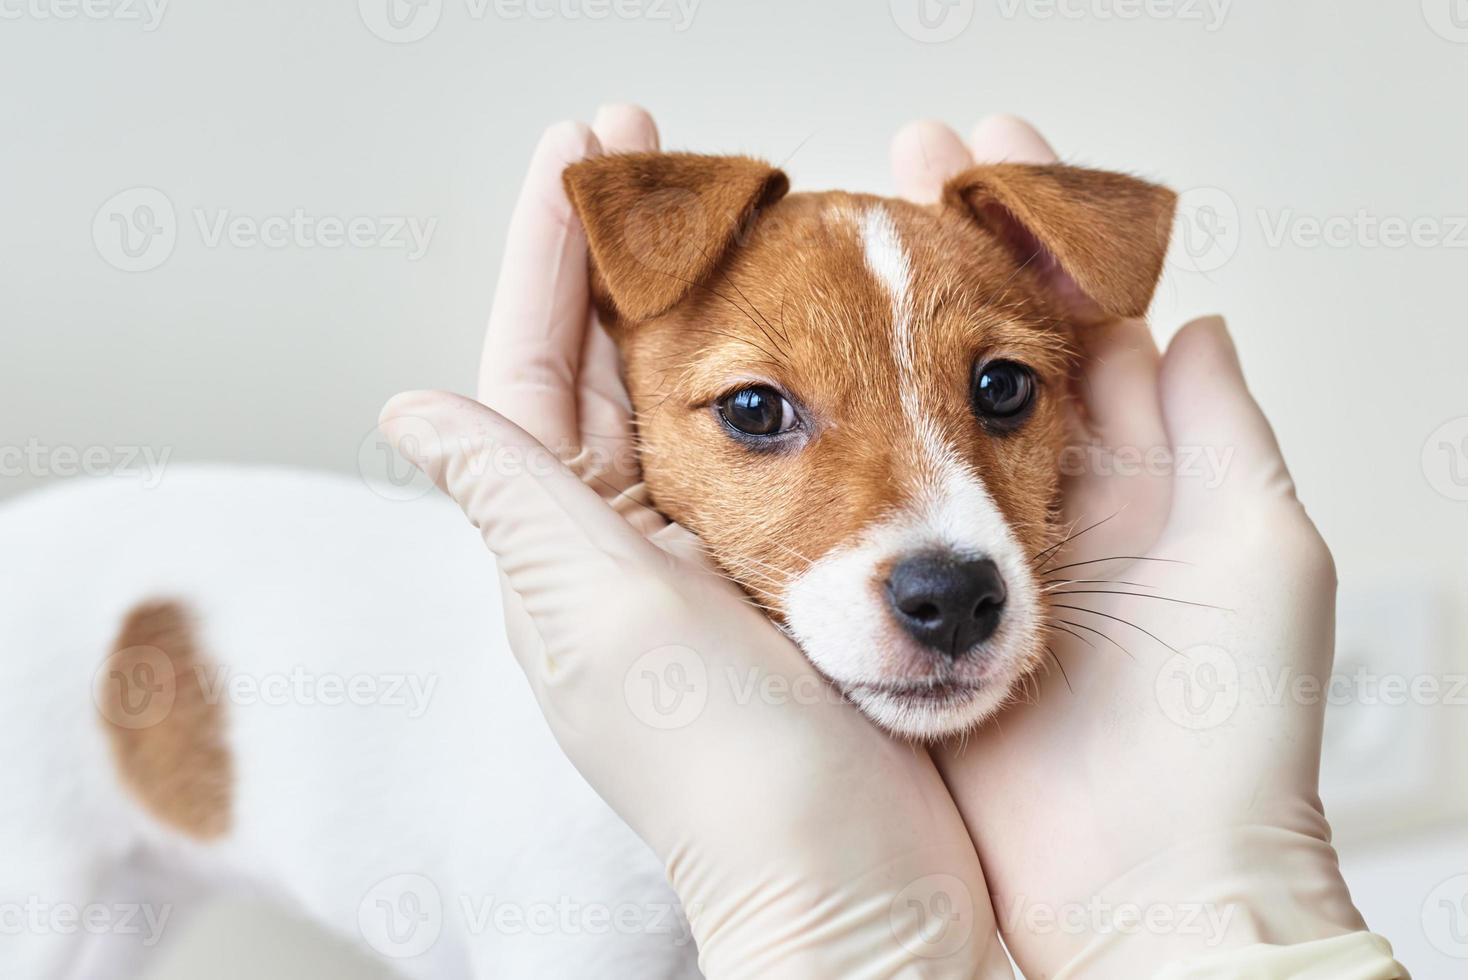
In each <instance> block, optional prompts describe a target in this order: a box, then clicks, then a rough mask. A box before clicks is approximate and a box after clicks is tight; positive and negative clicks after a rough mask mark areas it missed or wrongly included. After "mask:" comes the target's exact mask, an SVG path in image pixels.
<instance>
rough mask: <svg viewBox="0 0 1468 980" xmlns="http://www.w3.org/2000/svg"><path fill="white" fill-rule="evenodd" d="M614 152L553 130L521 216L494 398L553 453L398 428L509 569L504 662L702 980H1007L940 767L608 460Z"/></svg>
mask: <svg viewBox="0 0 1468 980" xmlns="http://www.w3.org/2000/svg"><path fill="white" fill-rule="evenodd" d="M598 129H605V130H606V131H607V132H608V137H609V138H608V140H607V142H608V143H614V144H615V145H618V146H619V148H629V147H628V146H627V144H628V142H629V136H628V134H633V136H632V137H631V138H633V139H635V138H637V137H636V136H635V134H637V133H642V134H644V135H643V137H642V138H643V139H649V138H651V139H655V135H654V134H653V131H652V128H651V123H650V121H647V120H646V117H645V116H644V115H642V114H641V113H638V112H636V111H633V110H626V109H622V110H614V111H612V112H610V113H605V112H604V113H603V114H600V115H599V117H598ZM600 151H601V145H600V141H599V140H598V139H597V138H596V136H595V135H594V134H593V133H591V132H589V131H587V130H586V129H585V128H584V127H574V126H571V127H564V126H563V127H558V128H556V129H553V130H552V131H551V132H550V133H548V134H547V136H546V138H545V140H543V142H542V144H541V147H540V148H539V149H538V150H537V152H536V156H535V160H534V161H533V163H532V167H531V172H530V175H529V177H528V178H527V181H526V187H525V192H524V194H523V195H522V198H521V203H520V206H519V207H518V208H517V211H516V215H515V219H514V221H513V223H512V229H511V239H510V242H509V244H508V247H507V248H508V251H507V255H506V259H505V270H504V272H503V273H502V276H501V281H500V286H499V292H498V295H497V297H496V307H495V315H494V317H493V318H492V320H491V337H490V347H491V349H492V352H493V353H490V354H487V356H486V361H485V370H484V371H483V372H482V374H481V377H482V378H484V379H485V380H484V383H483V388H482V390H483V391H484V392H485V395H486V397H488V398H490V399H491V400H493V401H494V402H495V403H496V404H497V405H499V406H502V407H503V408H504V409H505V410H506V411H507V412H510V411H513V412H515V413H516V414H517V416H518V417H519V419H520V421H521V422H522V424H525V425H527V426H533V427H534V430H535V436H532V435H530V434H527V433H526V432H524V431H522V430H521V429H520V428H519V427H517V426H516V425H514V424H513V423H511V422H510V421H508V420H507V419H505V418H504V417H502V416H501V415H499V414H496V413H495V412H492V411H490V410H488V409H486V408H484V407H483V406H481V405H478V404H476V403H474V402H471V401H469V400H467V399H464V398H459V397H456V396H452V395H446V394H441V393H440V394H435V393H417V394H406V395H400V396H398V397H397V398H395V399H393V400H392V401H391V402H390V403H389V404H388V406H387V407H386V408H385V409H384V411H383V417H382V427H383V430H384V432H385V434H386V435H387V436H388V438H389V439H390V440H392V441H393V442H394V443H395V444H396V445H398V446H399V449H400V451H402V452H404V454H405V455H407V456H408V457H409V458H411V459H413V460H414V462H416V463H418V464H419V465H420V466H422V467H423V468H424V470H425V471H426V472H428V473H429V474H430V475H431V476H432V477H433V478H434V480H435V481H436V482H437V483H438V484H439V485H440V486H441V487H442V488H444V489H445V490H447V491H448V492H449V493H450V494H451V495H452V496H453V497H454V499H455V500H457V501H458V502H459V504H460V505H461V506H462V507H463V509H464V511H465V513H466V514H467V515H468V516H469V518H470V519H471V520H472V521H473V522H474V523H475V525H476V526H478V527H479V528H480V530H481V532H482V534H483V537H484V540H485V543H486V545H487V546H488V547H489V549H490V551H492V552H493V553H494V554H495V555H496V556H497V557H498V559H499V567H500V571H501V574H502V578H503V581H504V583H505V593H506V594H505V602H506V609H507V624H508V629H509V632H510V645H511V647H512V649H513V650H514V653H515V656H516V658H517V659H518V660H519V662H520V664H521V666H522V667H523V668H524V670H525V673H526V676H527V677H528V678H529V680H530V685H531V688H532V689H533V691H534V693H535V696H536V698H537V700H538V701H539V704H540V706H541V709H542V711H544V713H545V716H546V718H547V720H548V721H549V723H550V726H551V729H552V731H553V732H554V734H555V736H556V738H557V740H558V741H559V742H560V744H561V746H562V748H563V749H564V750H565V752H566V754H567V756H568V757H569V758H570V759H571V761H572V762H573V763H574V764H575V765H576V767H577V768H578V769H579V770H580V771H581V773H582V774H583V775H584V776H585V777H586V779H587V780H588V782H589V783H590V784H591V785H592V786H593V787H594V788H595V789H596V790H597V792H598V793H600V794H601V795H602V797H603V798H605V799H606V800H607V801H608V803H609V804H610V805H611V806H612V807H613V808H614V809H615V810H616V811H617V812H618V814H620V815H621V816H622V818H623V819H624V820H626V821H627V823H628V824H629V825H630V826H631V827H632V828H633V830H635V831H636V832H637V833H638V834H639V835H640V836H641V837H642V838H643V839H644V840H645V841H646V842H647V843H648V845H649V846H650V847H651V848H652V850H653V851H654V852H655V853H656V854H657V855H658V856H659V857H660V858H661V859H662V860H663V861H664V863H665V865H666V867H667V871H668V876H669V880H670V881H671V883H672V886H673V888H674V889H675V891H676V892H677V893H678V896H679V898H680V899H681V900H682V902H683V904H684V907H685V910H686V911H687V913H688V915H689V918H690V921H691V924H692V927H693V934H694V937H695V939H696V940H697V943H698V946H699V957H700V965H701V967H702V968H703V970H704V972H705V973H706V974H707V975H708V976H710V977H714V978H724V977H801V978H807V977H843V978H844V977H858V978H859V977H897V976H902V977H929V976H930V977H969V976H983V977H990V976H998V977H1008V976H1011V972H1010V969H1009V966H1008V960H1007V958H1006V957H1005V955H1004V952H1003V949H1002V947H1001V946H1000V944H999V942H998V940H997V937H996V936H995V932H994V922H993V913H992V910H991V908H990V905H989V901H988V894H987V890H986V887H985V883H984V878H983V874H982V871H981V870H980V866H979V863H978V859H977V856H976V854H975V853H974V848H973V845H972V844H971V843H970V841H969V839H968V835H967V831H966V830H965V828H964V825H963V822H962V819H961V817H960V815H959V813H958V811H957V809H956V807H955V806H954V804H953V801H952V799H951V798H950V797H949V796H948V792H947V790H946V788H945V787H944V785H943V782H942V780H941V778H940V777H939V775H938V772H937V770H936V768H935V767H934V765H933V763H932V760H931V759H930V758H929V756H928V755H927V754H926V753H925V752H922V751H919V750H914V749H913V748H911V747H909V746H906V745H902V744H899V743H896V742H893V741H892V740H890V739H888V738H887V737H886V736H884V735H883V734H881V733H880V732H879V731H877V730H876V729H875V728H874V727H873V726H872V725H871V724H870V723H868V722H867V721H866V720H865V719H864V718H863V717H861V716H860V715H859V714H858V713H857V712H856V711H855V710H854V709H852V708H851V707H850V706H849V705H847V704H845V703H844V702H842V701H841V699H840V698H839V697H838V696H837V695H836V694H835V693H834V692H833V691H832V690H831V689H830V688H829V687H828V686H827V685H826V684H825V682H824V681H823V680H822V679H821V678H820V677H819V676H818V675H817V674H816V672H815V671H814V669H813V668H811V667H810V665H809V664H808V663H807V661H806V660H805V658H804V657H803V656H801V654H800V653H799V651H798V650H797V649H796V648H795V647H794V646H793V645H792V644H791V643H790V642H789V640H787V639H786V638H785V637H784V635H783V634H781V633H780V632H779V631H778V630H777V629H775V628H774V627H773V626H772V625H771V624H770V623H769V622H768V620H767V619H766V618H765V617H764V615H763V614H762V613H761V612H760V611H759V610H758V609H756V608H755V607H754V606H752V605H751V604H749V603H748V602H747V601H746V599H745V597H744V596H743V594H742V593H740V592H739V591H738V590H737V589H736V588H735V587H734V586H733V585H731V584H730V583H729V582H727V581H726V580H724V579H723V578H722V577H720V576H719V575H717V574H715V573H714V572H713V570H712V569H711V568H710V566H709V565H708V564H707V563H706V562H705V561H704V559H703V557H702V549H701V547H700V546H699V544H698V542H697V540H696V539H694V538H693V537H692V536H691V535H689V534H688V533H686V532H684V531H683V530H682V529H681V528H678V527H676V526H670V525H666V524H665V523H664V522H662V521H661V520H660V519H659V518H658V517H657V516H656V515H655V514H652V513H651V512H650V511H648V510H647V509H646V508H643V507H640V506H638V505H637V503H636V501H637V499H638V492H637V489H636V488H635V487H632V488H631V489H630V490H628V492H625V493H624V492H621V490H622V489H624V488H626V487H627V486H628V484H629V482H630V479H631V478H632V477H634V476H635V473H632V472H629V471H628V470H626V469H625V468H619V466H620V464H617V463H614V464H613V465H611V466H610V467H609V466H608V461H625V460H626V459H627V458H628V457H627V456H626V455H625V454H624V453H623V452H621V450H622V448H623V447H624V446H626V445H630V427H629V422H628V419H627V416H626V410H625V402H622V401H620V400H619V399H618V398H617V397H615V396H616V394H617V391H618V390H619V388H620V385H619V384H618V385H616V387H615V388H614V387H613V385H614V383H615V382H616V374H615V370H616V366H615V355H614V353H613V352H611V350H610V346H609V344H607V343H606V341H605V338H604V337H602V336H600V333H599V330H597V329H596V328H595V325H594V324H592V323H591V321H590V314H589V312H588V310H587V308H586V284H585V276H586V256H585V248H584V242H583V240H582V238H581V236H580V232H579V230H578V228H577V226H576V223H575V221H574V219H573V218H572V217H571V211H570V208H569V205H568V204H567V203H566V201H565V198H564V196H563V193H562V191H561V189H560V187H561V185H560V170H561V168H562V167H563V166H564V165H565V163H567V162H569V161H570V160H572V159H575V158H577V157H578V155H580V154H586V153H596V152H600ZM506 310H508V311H509V312H502V311H506ZM589 325H590V326H591V327H592V332H591V333H590V334H588V333H587V327H588V326H589ZM619 406H620V410H619ZM593 416H595V419H596V420H595V423H594V424H593V422H592V421H590V419H592V418H593ZM425 433H426V434H428V435H429V437H428V438H425ZM537 437H538V438H537ZM542 442H545V443H549V444H551V445H552V446H554V447H555V449H556V452H555V453H552V452H550V451H549V450H548V449H547V448H546V447H545V446H543V445H542ZM567 456H574V457H575V460H574V462H575V463H576V464H577V467H578V472H580V473H582V474H583V475H585V474H586V472H587V471H588V470H590V471H593V472H592V473H591V474H590V479H589V482H586V483H583V481H582V480H581V479H580V478H579V477H578V475H576V474H573V473H572V472H571V471H570V470H569V469H567V468H566V467H565V466H563V465H562V464H561V462H560V459H564V458H566V457H567ZM623 513H628V514H631V515H633V516H634V517H635V520H636V524H635V526H634V525H633V524H631V523H629V522H628V521H627V520H625V519H624V518H623V516H622V514H623Z"/></svg>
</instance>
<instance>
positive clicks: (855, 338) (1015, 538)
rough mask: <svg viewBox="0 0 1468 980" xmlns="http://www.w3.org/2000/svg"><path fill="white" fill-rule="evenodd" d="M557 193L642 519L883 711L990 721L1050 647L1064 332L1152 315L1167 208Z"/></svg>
mask: <svg viewBox="0 0 1468 980" xmlns="http://www.w3.org/2000/svg"><path fill="white" fill-rule="evenodd" d="M565 183H566V188H567V190H568V192H569V193H570V196H571V199H572V201H573V202H574V204H575V206H576V208H577V211H578V212H579V214H580V215H581V218H582V221H583V223H584V225H585V227H586V233H587V240H588V243H589V244H590V247H591V254H592V258H593V262H594V270H593V271H594V279H593V282H594V294H595V298H596V301H597V305H598V307H599V308H600V311H601V314H602V320H603V322H604V323H606V324H607V325H608V328H609V330H610V332H611V335H612V337H613V339H615V340H616V342H617V343H618V344H619V345H620V348H621V351H622V355H623V359H624V362H625V364H626V375H627V384H628V388H629V391H630V394H631V397H632V403H633V406H634V407H635V409H636V411H637V419H638V424H639V429H638V433H639V438H640V442H641V453H642V467H643V472H644V474H645V478H646V481H647V486H648V488H649V490H650V491H651V494H652V497H653V500H654V502H655V504H656V506H657V507H658V508H659V509H660V510H661V511H663V512H664V513H665V514H667V515H668V516H669V517H671V518H672V519H673V520H675V521H678V522H679V523H681V524H683V525H684V526H686V527H688V528H690V529H692V530H694V531H696V532H697V533H698V534H699V535H700V536H701V538H702V539H703V540H704V541H705V542H706V543H707V544H708V547H709V551H710V552H711V554H712V555H713V556H714V558H715V559H716V560H717V561H718V562H719V563H720V564H721V565H722V567H723V568H724V569H725V570H726V571H727V572H728V573H729V574H730V575H731V576H732V577H733V578H734V579H736V580H737V581H739V582H740V583H741V584H742V585H743V586H744V587H745V588H746V589H747V590H748V591H749V592H750V593H751V595H752V596H753V597H754V598H755V599H756V600H757V601H758V602H759V603H760V604H761V605H763V606H764V607H765V608H766V609H768V610H769V611H770V614H771V616H772V617H773V618H774V619H775V620H776V621H777V622H779V623H780V624H781V625H783V626H784V627H785V628H786V629H787V630H788V631H789V633H790V635H791V636H792V637H794V638H795V640H796V641H797V642H798V643H799V644H800V646H801V648H802V649H803V650H804V651H805V653H806V655H807V656H808V657H809V658H810V660H811V662H812V663H813V664H814V665H815V666H816V667H817V668H818V669H820V670H821V671H822V672H823V673H824V674H825V675H826V676H827V677H828V678H830V680H831V681H832V682H833V683H835V684H836V685H837V686H838V687H839V688H840V689H841V690H843V691H844V692H846V694H847V695H848V696H849V697H850V698H851V699H852V700H853V701H854V702H855V703H856V704H857V705H859V706H860V707H861V709H862V710H863V711H865V712H866V713H867V714H868V715H869V716H870V717H871V718H872V719H873V720H875V721H876V722H878V723H879V724H881V725H883V726H885V727H887V728H888V729H890V730H891V731H893V732H895V733H897V734H900V735H905V736H911V737H916V738H932V737H937V736H941V735H946V734H951V733H954V732H958V731H961V730H963V729H965V728H967V727H970V726H972V725H973V724H975V723H977V722H979V721H980V720H982V719H983V718H985V717H986V716H988V715H989V714H991V713H993V712H994V710H996V709H997V708H998V707H999V706H1000V705H1001V704H1002V703H1003V702H1004V700H1005V699H1006V697H1007V696H1008V695H1009V693H1010V691H1011V690H1012V689H1013V687H1014V685H1015V683H1016V682H1017V681H1018V680H1019V679H1020V678H1021V677H1023V676H1024V675H1025V674H1026V673H1028V672H1030V671H1031V670H1033V669H1034V668H1035V667H1036V666H1037V665H1038V664H1039V662H1040V658H1041V655H1042V653H1043V649H1044V646H1043V642H1042V633H1041V629H1042V625H1043V624H1044V622H1045V610H1044V608H1043V601H1042V596H1041V592H1040V589H1039V586H1038V575H1037V572H1036V568H1037V566H1038V565H1039V564H1041V560H1042V559H1043V558H1044V557H1046V556H1047V554H1048V550H1049V548H1050V547H1051V546H1052V545H1054V544H1055V543H1056V542H1057V541H1058V540H1059V535H1060V525H1059V522H1058V520H1057V514H1058V506H1059V500H1058V489H1059V475H1060V474H1059V465H1058V461H1059V459H1060V456H1061V451H1062V449H1063V447H1064V444H1065V439H1066V435H1067V412H1068V404H1069V399H1068V394H1069V385H1070V382H1071V378H1072V377H1073V375H1074V370H1075V367H1076V365H1075V357H1074V350H1075V345H1074V343H1073V342H1072V334H1073V332H1074V331H1076V330H1084V329H1086V328H1087V327H1088V326H1089V325H1092V324H1093V323H1094V322H1095V321H1096V320H1098V319H1102V318H1107V317H1119V316H1140V315H1142V313H1143V312H1145V310H1146V308H1147V305H1148V304H1149V302H1150V300H1151V297H1152V293H1153V290H1154V288H1155V286H1156V282H1157V278H1158V275H1159V274H1160V271H1161V268H1162V263H1163V258H1164V254H1165V252H1166V249H1167V240H1168V232H1169V229H1170V227H1171V223H1172V211H1173V205H1174V196H1173V194H1172V193H1171V192H1170V191H1167V190H1165V189H1163V188H1160V187H1156V186H1153V185H1150V184H1146V183H1143V182H1141V181H1138V180H1135V179H1133V178H1130V177H1125V176H1121V175H1118V174H1110V173H1102V172H1098V171H1092V170H1079V169H1075V168H1072V167H1064V166H1044V167H1040V166H985V167H976V168H974V169H972V170H970V171H968V172H967V173H965V174H963V175H961V176H959V177H958V178H956V179H955V180H953V181H952V182H951V183H950V184H949V185H948V186H947V188H946V189H945V192H944V194H943V198H942V200H941V201H940V202H939V203H938V204H936V205H934V206H931V207H920V206H917V205H914V204H909V203H907V202H904V201H893V200H883V199H879V198H874V197H867V196H862V195H856V194H843V193H825V194H796V195H790V196H787V194H786V191H787V188H788V183H787V181H786V178H785V175H784V174H782V173H780V172H779V171H777V170H774V169H772V168H770V167H769V166H767V165H765V164H763V163H760V162H759V161H756V160H749V159H743V158H729V157H707V156H693V155H680V154H650V155H641V156H637V155H633V156H606V157H600V158H597V159H593V160H588V161H585V162H582V163H579V164H576V165H575V166H573V167H571V168H569V169H568V170H567V171H566V176H565Z"/></svg>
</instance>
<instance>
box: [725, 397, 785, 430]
mask: <svg viewBox="0 0 1468 980" xmlns="http://www.w3.org/2000/svg"><path fill="white" fill-rule="evenodd" d="M719 415H720V417H722V418H723V420H724V421H725V422H726V423H727V424H728V425H729V427H730V428H732V429H735V430H737V431H739V432H743V433H744V434H745V435H750V436H774V435H779V434H780V433H782V432H789V431H790V430H791V429H793V428H795V409H794V408H793V407H792V406H791V405H790V402H788V401H786V399H785V397H784V396H783V395H781V394H780V393H779V392H778V391H776V390H775V389H774V388H771V387H769V386H768V385H754V386H752V387H749V388H740V389H739V390H738V391H735V392H732V393H730V394H728V395H725V396H724V397H723V398H721V399H719Z"/></svg>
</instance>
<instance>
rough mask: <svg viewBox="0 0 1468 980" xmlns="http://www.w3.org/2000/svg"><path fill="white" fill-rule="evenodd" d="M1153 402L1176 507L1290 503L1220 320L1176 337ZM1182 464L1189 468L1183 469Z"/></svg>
mask: <svg viewBox="0 0 1468 980" xmlns="http://www.w3.org/2000/svg"><path fill="white" fill-rule="evenodd" d="M1160 394H1161V400H1162V416H1163V421H1164V423H1165V425H1166V428H1167V433H1168V437H1169V439H1170V440H1171V442H1172V447H1173V453H1174V455H1175V456H1176V457H1177V458H1178V467H1177V473H1176V476H1175V486H1174V491H1173V492H1174V498H1175V499H1176V500H1177V501H1178V502H1179V504H1180V505H1191V504H1198V503H1203V502H1204V501H1206V500H1207V499H1209V498H1210V495H1211V494H1213V492H1214V491H1222V492H1224V493H1230V492H1239V491H1260V490H1262V491H1264V492H1266V493H1268V494H1271V495H1284V496H1288V497H1290V498H1293V496H1294V483H1293V481H1292V480H1291V479H1290V474H1289V469H1288V468H1287V467H1286V466H1285V461H1284V456H1283V455H1282V454H1281V453H1280V449H1279V442H1278V440H1276V439H1275V436H1274V430H1273V428H1271V427H1270V425H1269V420H1268V419H1267V418H1265V417H1264V412H1263V411H1262V410H1261V409H1260V408H1259V404H1258V403H1257V402H1256V401H1255V400H1254V397H1253V395H1251V394H1249V389H1248V386H1247V384H1246V383H1245V381H1244V372H1243V368H1242V367H1241V365H1240V364H1239V357H1238V351H1237V350H1236V349H1235V347H1234V344H1233V340H1232V339H1231V338H1230V337H1229V333H1228V327H1227V326H1226V325H1225V324H1224V321H1223V318H1222V317H1216V316H1213V317H1205V318H1203V319H1200V320H1194V321H1193V322H1192V323H1189V324H1188V325H1187V326H1185V327H1183V328H1182V330H1180V331H1178V333H1177V336H1175V337H1174V338H1173V339H1172V343H1171V344H1169V345H1168V348H1167V353H1166V354H1165V355H1164V356H1163V358H1162V368H1161V375H1160ZM1184 460H1190V461H1192V462H1193V464H1194V465H1192V466H1186V467H1185V466H1184V465H1183V462H1184ZM1213 499H1216V496H1214V497H1213Z"/></svg>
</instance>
